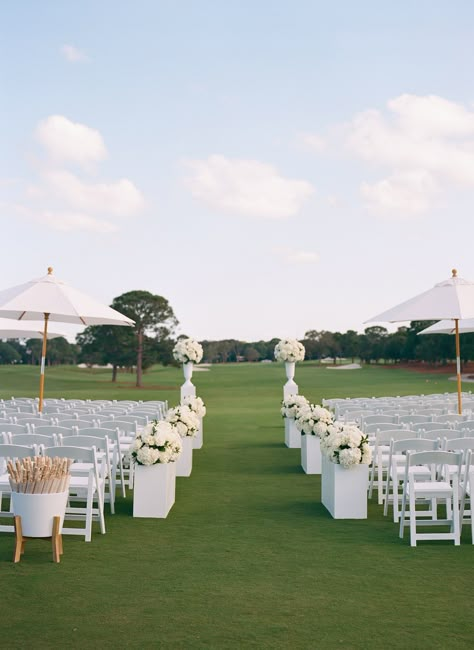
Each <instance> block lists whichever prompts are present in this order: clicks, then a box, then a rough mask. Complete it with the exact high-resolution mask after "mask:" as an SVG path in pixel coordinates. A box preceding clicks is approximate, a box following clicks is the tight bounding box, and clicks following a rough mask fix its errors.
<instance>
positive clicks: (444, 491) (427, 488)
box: [407, 481, 453, 497]
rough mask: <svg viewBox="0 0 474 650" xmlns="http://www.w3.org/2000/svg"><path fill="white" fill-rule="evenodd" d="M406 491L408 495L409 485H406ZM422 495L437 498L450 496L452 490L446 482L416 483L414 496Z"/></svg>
mask: <svg viewBox="0 0 474 650" xmlns="http://www.w3.org/2000/svg"><path fill="white" fill-rule="evenodd" d="M407 491H408V493H410V485H407ZM422 493H424V494H425V495H433V496H437V497H441V496H442V495H446V496H451V494H452V493H453V488H452V486H451V483H448V482H447V481H416V484H415V494H420V495H421V494H422Z"/></svg>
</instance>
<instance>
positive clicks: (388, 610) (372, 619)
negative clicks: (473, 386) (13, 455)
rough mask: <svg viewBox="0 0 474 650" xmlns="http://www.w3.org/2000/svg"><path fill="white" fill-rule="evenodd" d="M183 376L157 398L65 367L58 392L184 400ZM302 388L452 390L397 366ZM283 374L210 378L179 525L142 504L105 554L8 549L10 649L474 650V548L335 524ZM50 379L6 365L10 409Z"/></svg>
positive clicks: (0, 570)
mask: <svg viewBox="0 0 474 650" xmlns="http://www.w3.org/2000/svg"><path fill="white" fill-rule="evenodd" d="M181 378H182V374H181V372H180V370H178V369H173V368H169V369H164V368H156V369H153V371H152V372H149V373H147V375H146V385H147V388H146V389H143V390H137V389H135V388H134V387H133V376H130V375H121V376H120V380H119V384H118V385H117V386H113V385H112V384H111V383H110V382H109V373H108V372H102V371H87V370H83V371H80V370H77V369H74V368H52V369H48V370H47V379H46V395H47V396H64V397H71V396H76V397H82V398H85V397H91V398H117V399H160V398H162V399H168V400H169V401H170V404H173V403H176V402H177V400H178V399H179V385H180V383H181V381H182V379H181ZM296 381H297V382H298V383H299V386H300V392H301V393H303V394H304V395H306V396H307V397H308V398H309V399H311V401H315V402H319V401H320V400H321V398H322V397H338V396H357V395H403V394H413V393H430V392H443V391H454V390H455V383H454V382H450V381H448V380H447V378H446V377H444V376H442V377H439V376H436V377H434V378H433V376H429V375H423V374H418V373H412V372H409V371H403V370H398V369H395V368H393V369H384V368H365V369H363V370H361V371H329V370H326V369H325V368H319V367H317V366H313V365H311V364H298V365H297V372H296ZM283 382H284V370H283V367H282V366H281V365H277V364H271V365H270V364H268V365H267V364H252V365H249V364H241V365H227V366H216V367H213V368H212V369H211V370H210V371H209V372H200V373H197V372H196V373H195V374H194V383H195V384H196V386H197V388H198V394H199V395H200V396H201V397H203V399H204V400H205V402H206V404H207V407H208V416H207V417H206V419H205V427H204V447H203V449H201V450H199V451H196V452H195V454H194V469H193V474H192V476H191V477H190V478H179V479H177V500H176V504H175V506H174V507H173V509H172V510H171V512H170V514H169V516H168V518H167V519H165V520H143V519H133V518H132V517H131V512H132V501H131V498H130V496H129V497H128V498H127V499H126V500H123V499H121V498H118V501H117V509H118V513H117V514H116V515H115V516H110V515H108V516H107V522H106V523H107V527H108V528H107V534H106V535H104V536H101V535H100V534H99V533H98V532H97V529H95V533H94V535H93V539H92V542H91V543H90V544H86V543H85V542H84V541H82V540H81V538H73V537H65V538H64V557H63V560H62V562H61V564H59V565H54V564H53V563H52V562H51V560H50V547H49V544H48V543H47V542H45V541H41V540H32V541H29V542H28V543H27V548H26V553H25V556H24V559H23V560H22V561H21V563H20V564H18V565H14V564H12V562H11V556H12V551H13V538H12V536H11V535H6V534H4V535H2V536H0V559H1V560H2V562H1V565H0V576H1V585H2V594H3V608H2V617H1V623H0V638H2V639H3V645H4V646H5V647H6V646H7V645H8V647H10V648H26V647H30V646H34V647H36V648H99V647H102V648H122V647H124V648H203V649H204V648H218V649H224V648H262V649H263V648H269V649H270V648H271V649H275V648H285V649H286V648H291V649H293V648H311V649H312V648H316V649H326V648H341V647H342V648H346V649H347V648H349V649H352V648H354V649H355V648H360V649H365V648H413V649H416V650H418V649H420V650H421V649H425V648H426V649H432V648H443V649H444V648H472V647H473V645H474V642H473V638H474V637H473V635H474V623H473V620H474V617H473V614H472V603H471V600H470V599H471V594H472V584H473V581H474V580H473V579H474V572H473V568H472V567H473V558H474V548H473V547H472V545H471V544H470V535H469V531H468V529H467V527H465V529H464V533H463V538H462V540H463V543H462V545H461V546H460V547H454V546H453V545H452V544H450V543H445V542H429V543H426V542H425V543H420V545H419V546H418V547H417V548H416V549H413V548H411V547H410V546H409V543H408V535H407V536H406V538H405V540H404V541H402V540H400V539H399V538H398V530H397V528H396V526H395V524H393V523H392V522H391V521H390V520H389V519H388V518H384V517H383V516H382V512H381V508H380V507H379V506H377V505H376V504H375V503H374V502H371V503H370V505H369V517H368V519H367V520H366V521H335V520H333V519H331V517H330V516H329V514H328V513H327V512H326V510H325V509H324V507H322V506H321V504H320V478H319V477H316V476H306V475H305V474H304V473H303V471H302V469H301V467H300V452H299V450H294V449H287V448H286V447H285V446H284V444H283V438H284V434H283V422H282V420H281V418H280V417H279V402H280V399H281V393H282V384H283ZM37 383H38V381H37V370H36V369H31V368H23V367H18V368H5V367H2V368H0V389H1V390H0V396H3V397H9V396H11V395H35V394H36V388H37Z"/></svg>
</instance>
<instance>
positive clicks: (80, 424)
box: [61, 419, 91, 429]
mask: <svg viewBox="0 0 474 650" xmlns="http://www.w3.org/2000/svg"><path fill="white" fill-rule="evenodd" d="M61 426H62V427H76V428H77V429H90V428H91V423H90V422H88V421H87V420H76V419H72V420H62V421H61Z"/></svg>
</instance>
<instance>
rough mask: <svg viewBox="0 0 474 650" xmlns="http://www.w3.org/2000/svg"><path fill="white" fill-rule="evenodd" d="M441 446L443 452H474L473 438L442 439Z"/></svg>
mask: <svg viewBox="0 0 474 650" xmlns="http://www.w3.org/2000/svg"><path fill="white" fill-rule="evenodd" d="M443 446H444V449H445V451H467V450H468V449H470V450H471V451H472V450H474V438H452V439H451V440H450V439H449V438H446V437H445V438H444V440H443Z"/></svg>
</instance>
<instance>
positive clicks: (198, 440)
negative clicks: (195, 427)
mask: <svg viewBox="0 0 474 650" xmlns="http://www.w3.org/2000/svg"><path fill="white" fill-rule="evenodd" d="M203 420H204V418H199V431H198V432H197V433H196V435H195V436H194V438H193V449H201V447H202V445H203V443H204V438H203Z"/></svg>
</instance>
